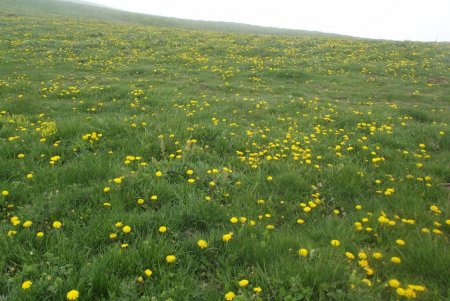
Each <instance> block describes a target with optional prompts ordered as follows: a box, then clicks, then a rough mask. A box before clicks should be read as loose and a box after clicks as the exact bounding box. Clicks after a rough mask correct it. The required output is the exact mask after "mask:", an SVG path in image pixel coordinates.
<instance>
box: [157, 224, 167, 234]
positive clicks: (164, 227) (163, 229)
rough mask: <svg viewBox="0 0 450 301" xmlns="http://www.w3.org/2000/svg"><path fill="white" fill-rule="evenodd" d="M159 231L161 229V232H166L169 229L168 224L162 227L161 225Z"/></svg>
mask: <svg viewBox="0 0 450 301" xmlns="http://www.w3.org/2000/svg"><path fill="white" fill-rule="evenodd" d="M158 231H159V232H160V233H164V232H166V231H167V227H166V226H161V227H159V229H158Z"/></svg>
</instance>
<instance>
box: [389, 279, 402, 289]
mask: <svg viewBox="0 0 450 301" xmlns="http://www.w3.org/2000/svg"><path fill="white" fill-rule="evenodd" d="M388 284H389V286H390V287H392V288H397V287H399V286H400V282H399V281H398V280H397V279H391V280H389V282H388Z"/></svg>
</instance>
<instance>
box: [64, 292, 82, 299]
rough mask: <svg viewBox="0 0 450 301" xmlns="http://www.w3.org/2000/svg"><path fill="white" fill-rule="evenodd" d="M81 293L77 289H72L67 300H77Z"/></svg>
mask: <svg viewBox="0 0 450 301" xmlns="http://www.w3.org/2000/svg"><path fill="white" fill-rule="evenodd" d="M79 295H80V293H79V292H78V291H77V290H71V291H70V292H68V293H67V300H76V299H78V297H79Z"/></svg>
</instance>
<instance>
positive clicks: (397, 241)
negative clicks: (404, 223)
mask: <svg viewBox="0 0 450 301" xmlns="http://www.w3.org/2000/svg"><path fill="white" fill-rule="evenodd" d="M395 243H396V244H397V245H399V246H404V245H405V241H404V240H403V239H397V240H396V241H395Z"/></svg>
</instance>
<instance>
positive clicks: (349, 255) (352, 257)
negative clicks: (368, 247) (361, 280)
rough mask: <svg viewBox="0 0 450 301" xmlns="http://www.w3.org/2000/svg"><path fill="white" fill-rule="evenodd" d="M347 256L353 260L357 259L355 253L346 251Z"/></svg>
mask: <svg viewBox="0 0 450 301" xmlns="http://www.w3.org/2000/svg"><path fill="white" fill-rule="evenodd" d="M345 256H347V258H348V260H353V259H355V255H353V254H352V253H350V252H345Z"/></svg>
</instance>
